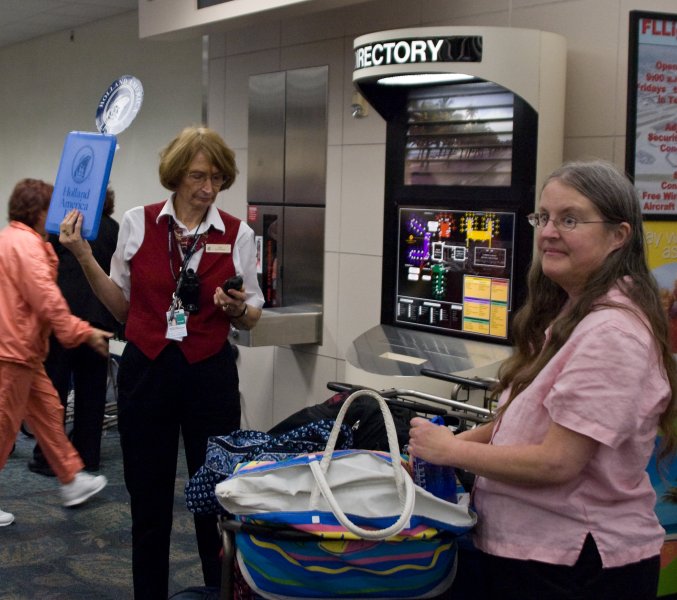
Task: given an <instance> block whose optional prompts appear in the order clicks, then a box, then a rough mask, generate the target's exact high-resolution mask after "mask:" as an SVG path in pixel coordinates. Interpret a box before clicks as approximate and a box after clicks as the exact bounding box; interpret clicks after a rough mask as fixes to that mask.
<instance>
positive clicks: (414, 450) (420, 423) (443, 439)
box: [409, 417, 454, 465]
mask: <svg viewBox="0 0 677 600" xmlns="http://www.w3.org/2000/svg"><path fill="white" fill-rule="evenodd" d="M410 425H411V428H410V429H409V452H410V454H412V455H414V456H416V457H418V458H422V459H423V460H427V461H428V462H430V463H433V464H436V465H453V450H452V447H453V444H454V434H453V433H452V432H451V431H450V429H449V428H448V427H443V426H442V425H436V424H435V423H431V422H430V421H428V419H424V418H422V417H414V418H413V419H412V420H411V421H410Z"/></svg>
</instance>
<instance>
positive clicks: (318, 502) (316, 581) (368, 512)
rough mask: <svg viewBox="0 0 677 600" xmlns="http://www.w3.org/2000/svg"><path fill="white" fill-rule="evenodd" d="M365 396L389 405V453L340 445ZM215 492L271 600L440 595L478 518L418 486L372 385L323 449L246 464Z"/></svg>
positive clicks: (254, 577)
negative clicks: (460, 541)
mask: <svg viewBox="0 0 677 600" xmlns="http://www.w3.org/2000/svg"><path fill="white" fill-rule="evenodd" d="M365 394H366V395H372V396H373V397H374V398H375V400H376V401H377V402H379V404H380V406H381V412H382V414H383V418H384V420H385V423H386V431H387V434H388V440H389V445H390V452H376V451H369V450H338V451H334V444H335V440H336V437H337V435H338V431H339V428H340V426H341V423H342V421H343V414H342V413H344V412H345V410H347V408H348V406H349V404H350V402H351V401H352V398H353V397H357V396H358V395H361V396H364V395H365ZM335 432H336V435H334V433H335ZM215 493H216V497H217V499H218V501H219V502H220V503H221V505H222V506H223V507H224V508H225V510H226V511H227V512H228V514H229V515H232V517H231V521H232V522H233V523H236V524H237V525H239V527H238V526H234V527H233V528H234V529H235V530H236V534H235V546H236V560H237V566H238V570H239V571H240V572H241V573H242V576H243V577H244V579H245V581H246V582H247V583H248V585H249V586H250V587H251V588H252V590H254V592H255V593H256V594H258V595H260V596H261V597H263V598H270V599H285V598H288V599H290V600H291V599H298V598H307V599H309V600H312V599H318V600H319V599H328V598H346V599H348V598H349V599H359V598H364V599H367V598H400V599H405V598H407V599H414V598H433V597H435V596H438V595H440V594H441V593H443V592H444V591H445V590H446V589H448V588H449V586H450V585H451V583H452V582H453V579H454V575H455V570H456V558H457V557H456V552H457V538H458V537H459V536H461V535H463V534H464V533H467V532H468V531H469V530H470V529H471V528H472V527H473V526H474V524H475V522H476V516H475V514H474V513H473V512H472V510H470V509H469V508H468V507H467V506H464V505H461V504H455V503H451V502H447V501H445V500H442V499H440V498H437V497H436V496H433V495H432V494H430V493H429V492H427V491H426V490H424V489H423V488H421V487H419V486H417V485H416V484H414V482H413V480H412V479H411V477H410V475H409V473H408V472H407V470H406V468H405V466H404V465H403V464H402V460H401V457H400V453H399V448H398V445H397V436H396V434H395V427H394V424H393V421H392V417H391V415H390V411H389V409H388V406H387V404H386V402H385V401H384V400H383V398H382V397H381V396H380V395H379V394H377V393H376V392H371V391H366V390H360V391H359V394H353V395H352V396H351V397H349V398H348V399H347V400H346V402H345V404H344V406H343V407H342V409H341V412H339V415H338V416H337V419H336V423H335V427H334V431H332V434H331V435H330V438H329V441H328V443H327V446H326V448H325V450H324V451H323V452H318V453H311V454H304V455H300V456H297V457H295V458H290V459H286V460H283V461H279V462H250V463H247V464H244V465H242V466H241V467H240V468H239V469H237V470H236V471H235V473H234V474H233V475H232V476H231V477H229V478H228V479H226V480H225V481H223V482H221V483H219V484H218V485H217V486H216V490H215Z"/></svg>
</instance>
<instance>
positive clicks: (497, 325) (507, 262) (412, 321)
mask: <svg viewBox="0 0 677 600" xmlns="http://www.w3.org/2000/svg"><path fill="white" fill-rule="evenodd" d="M514 243H515V213H513V212H498V211H496V212H491V211H486V210H485V211H472V210H443V209H439V208H420V207H410V208H404V207H400V209H399V233H398V258H397V260H398V264H397V282H396V298H395V323H397V324H402V325H405V324H406V325H409V326H414V327H419V328H425V329H432V330H438V331H440V332H444V333H453V332H457V333H460V334H465V335H470V336H480V337H486V338H491V339H496V340H498V339H502V340H505V339H507V337H508V321H509V319H508V316H509V313H510V310H511V304H512V287H513V248H514Z"/></svg>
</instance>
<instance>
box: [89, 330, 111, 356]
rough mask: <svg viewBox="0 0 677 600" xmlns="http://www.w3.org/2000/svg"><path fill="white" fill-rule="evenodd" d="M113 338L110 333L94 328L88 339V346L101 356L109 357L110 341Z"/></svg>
mask: <svg viewBox="0 0 677 600" xmlns="http://www.w3.org/2000/svg"><path fill="white" fill-rule="evenodd" d="M112 337H113V334H112V333H111V332H110V331H104V330H103V329H97V328H96V327H93V328H92V333H91V334H90V336H89V337H88V338H87V345H88V346H89V347H90V348H91V349H92V350H94V351H95V352H98V353H99V354H101V356H108V340H109V339H111V338H112Z"/></svg>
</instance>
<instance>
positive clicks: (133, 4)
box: [0, 0, 138, 48]
mask: <svg viewBox="0 0 677 600" xmlns="http://www.w3.org/2000/svg"><path fill="white" fill-rule="evenodd" d="M137 9H138V0H0V48H4V47H6V46H11V45H12V44H16V43H18V42H24V41H26V40H30V39H33V38H36V37H40V36H42V35H46V34H49V33H56V32H58V31H64V30H69V29H73V28H75V27H79V26H80V25H84V24H85V23H91V22H93V21H98V20H99V19H105V18H107V17H112V16H114V15H119V14H122V13H125V12H129V11H131V10H137Z"/></svg>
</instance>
